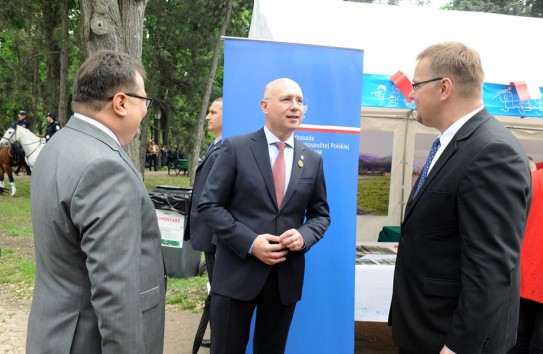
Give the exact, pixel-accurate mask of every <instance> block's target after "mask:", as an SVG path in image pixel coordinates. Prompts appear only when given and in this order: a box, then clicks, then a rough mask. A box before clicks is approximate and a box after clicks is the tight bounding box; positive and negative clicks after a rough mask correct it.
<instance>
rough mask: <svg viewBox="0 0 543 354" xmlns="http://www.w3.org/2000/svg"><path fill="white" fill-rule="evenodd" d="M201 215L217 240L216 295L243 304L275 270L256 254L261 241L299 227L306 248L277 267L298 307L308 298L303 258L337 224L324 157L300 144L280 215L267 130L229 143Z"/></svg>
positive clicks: (284, 293)
mask: <svg viewBox="0 0 543 354" xmlns="http://www.w3.org/2000/svg"><path fill="white" fill-rule="evenodd" d="M299 161H303V164H302V163H298V162H299ZM198 211H199V213H200V214H201V217H202V219H203V220H204V221H205V222H206V223H207V225H208V226H209V227H210V228H211V229H212V231H213V233H214V235H215V237H216V238H217V252H216V261H215V270H214V280H213V285H212V292H213V293H217V294H220V295H223V296H228V297H231V298H235V299H239V300H244V301H247V300H251V299H253V298H255V297H256V296H257V294H258V293H259V292H260V290H261V289H262V287H263V286H264V283H265V281H266V279H267V275H268V273H269V271H270V269H271V267H270V266H269V265H266V264H265V263H263V262H261V261H260V260H258V259H257V258H256V257H254V256H252V255H250V254H249V249H250V247H251V245H252V244H253V242H254V240H255V238H256V237H257V236H258V235H259V234H264V233H269V234H272V235H280V234H281V233H283V232H284V231H286V230H288V229H291V228H296V229H297V230H298V231H299V232H300V234H301V235H302V237H303V238H304V242H305V250H304V251H300V252H290V253H289V254H288V255H287V260H286V261H285V262H282V263H280V264H278V265H277V271H278V279H279V292H280V296H281V300H282V302H283V303H284V304H292V303H295V302H296V301H298V300H299V299H300V298H301V293H302V285H303V278H304V269H305V257H304V253H305V252H306V251H308V250H309V249H311V247H312V246H313V245H314V244H315V243H316V242H317V241H319V240H320V239H321V238H322V237H323V235H324V232H325V231H326V229H327V228H328V226H329V224H330V216H329V208H328V202H327V200H326V185H325V180H324V173H323V161H322V156H321V155H319V154H317V153H316V152H314V151H313V150H311V149H309V148H307V147H306V146H305V145H304V144H302V143H300V142H298V141H295V143H294V158H293V165H292V173H291V177H290V181H289V184H288V188H287V191H286V193H285V198H284V200H283V204H282V206H281V209H279V210H278V209H277V204H276V200H275V189H274V184H273V175H272V169H271V165H270V156H269V152H268V143H267V140H266V136H265V134H264V130H263V129H261V130H259V131H257V132H255V133H252V134H248V135H243V136H238V137H234V138H231V139H226V140H225V141H224V143H223V147H222V150H221V153H220V155H219V157H218V158H217V161H216V162H215V165H214V166H213V169H212V171H211V174H210V176H209V178H208V180H207V183H206V186H205V189H204V193H203V194H202V198H201V199H200V205H199V207H198ZM304 219H305V220H304Z"/></svg>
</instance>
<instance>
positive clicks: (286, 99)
mask: <svg viewBox="0 0 543 354" xmlns="http://www.w3.org/2000/svg"><path fill="white" fill-rule="evenodd" d="M271 98H272V97H266V98H264V99H265V100H269V99H271ZM277 101H279V103H282V104H285V105H287V104H288V105H290V104H292V103H294V104H295V105H297V106H304V105H305V104H306V103H305V101H304V99H303V98H302V97H298V96H280V97H279V98H277Z"/></svg>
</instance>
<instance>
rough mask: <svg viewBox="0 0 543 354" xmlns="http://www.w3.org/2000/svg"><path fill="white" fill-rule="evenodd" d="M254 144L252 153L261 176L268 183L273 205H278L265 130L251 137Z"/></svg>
mask: <svg viewBox="0 0 543 354" xmlns="http://www.w3.org/2000/svg"><path fill="white" fill-rule="evenodd" d="M251 139H252V141H253V142H252V144H251V151H252V152H253V156H254V157H255V161H256V164H257V165H258V169H259V170H260V174H261V175H262V178H263V179H264V182H265V183H266V188H267V189H268V193H269V195H270V198H271V199H272V200H273V203H274V204H275V205H277V201H276V200H275V185H274V183H273V173H272V168H271V164H270V152H269V148H268V141H267V140H266V135H265V134H264V129H260V130H259V131H257V132H256V133H255V134H253V135H252V136H251ZM283 204H284V201H283Z"/></svg>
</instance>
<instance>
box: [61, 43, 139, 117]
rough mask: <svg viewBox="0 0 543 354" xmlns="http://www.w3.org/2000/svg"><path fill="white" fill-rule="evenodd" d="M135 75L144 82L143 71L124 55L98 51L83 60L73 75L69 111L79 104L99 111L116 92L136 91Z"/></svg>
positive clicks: (135, 62) (115, 52) (132, 59)
mask: <svg viewBox="0 0 543 354" xmlns="http://www.w3.org/2000/svg"><path fill="white" fill-rule="evenodd" d="M136 73H138V74H140V75H141V76H142V78H143V79H144V80H145V69H144V68H143V66H142V65H141V63H139V62H138V61H136V60H135V59H134V58H132V57H131V56H129V55H128V54H126V53H121V52H117V51H113V50H100V51H98V52H96V53H95V54H93V55H91V56H90V57H88V58H87V60H85V62H84V63H83V64H82V65H81V67H80V68H79V70H78V71H77V74H76V75H75V79H74V84H73V88H72V96H73V98H72V108H74V106H77V105H79V104H85V105H90V106H91V107H92V108H94V109H95V110H97V111H99V110H101V109H102V108H103V107H104V106H105V105H106V104H107V102H108V100H109V98H110V97H111V96H113V95H115V94H116V93H118V92H122V91H126V92H133V91H135V90H137V89H138V84H137V82H136Z"/></svg>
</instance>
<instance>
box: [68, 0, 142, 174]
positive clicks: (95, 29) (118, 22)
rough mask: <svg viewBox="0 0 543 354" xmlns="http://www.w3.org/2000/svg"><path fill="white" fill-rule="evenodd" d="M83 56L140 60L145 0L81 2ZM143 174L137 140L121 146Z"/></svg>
mask: <svg viewBox="0 0 543 354" xmlns="http://www.w3.org/2000/svg"><path fill="white" fill-rule="evenodd" d="M79 4H80V5H79V6H80V10H81V18H82V23H83V39H84V42H85V49H86V54H87V56H89V55H90V54H92V53H94V52H96V51H98V50H101V49H112V50H116V51H119V52H125V53H127V54H129V55H130V56H131V57H133V58H135V59H136V60H138V61H141V51H142V37H143V17H144V14H145V7H146V6H147V0H80V1H79ZM124 149H125V150H126V152H127V153H128V156H130V158H131V159H132V162H133V163H134V166H135V167H136V169H138V170H139V171H141V173H142V175H143V170H144V165H143V163H142V160H141V159H140V141H139V140H138V139H134V140H133V141H132V142H131V143H130V144H128V145H127V146H125V147H124Z"/></svg>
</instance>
